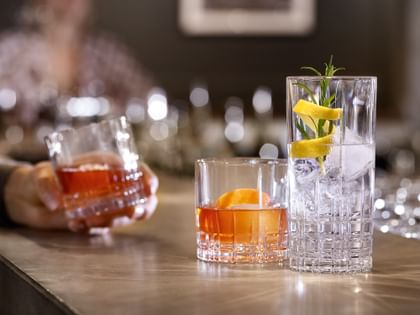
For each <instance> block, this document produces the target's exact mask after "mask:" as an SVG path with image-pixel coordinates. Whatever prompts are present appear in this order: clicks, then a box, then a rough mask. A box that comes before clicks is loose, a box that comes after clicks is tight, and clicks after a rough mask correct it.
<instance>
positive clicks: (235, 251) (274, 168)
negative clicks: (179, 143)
mask: <svg viewBox="0 0 420 315" xmlns="http://www.w3.org/2000/svg"><path fill="white" fill-rule="evenodd" d="M286 174H287V162H286V160H276V159H253V158H226V159H201V160H198V161H197V162H196V166H195V199H196V200H195V205H196V228H197V257H198V258H199V259H201V260H204V261H212V262H225V263H267V262H282V261H283V259H284V258H285V257H286V253H287V247H286V245H287V214H286V211H287V210H286V202H287V200H286V197H287V196H286V194H287V189H286V185H287V182H286Z"/></svg>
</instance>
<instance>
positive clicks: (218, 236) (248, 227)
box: [196, 207, 287, 247]
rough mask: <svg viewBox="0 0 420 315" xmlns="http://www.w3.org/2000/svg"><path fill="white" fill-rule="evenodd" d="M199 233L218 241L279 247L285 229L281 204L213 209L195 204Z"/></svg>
mask: <svg viewBox="0 0 420 315" xmlns="http://www.w3.org/2000/svg"><path fill="white" fill-rule="evenodd" d="M196 214H197V223H198V224H197V226H198V230H199V232H200V234H201V237H208V238H210V239H214V240H219V241H220V242H221V243H229V242H238V243H241V244H259V243H260V242H264V244H265V246H279V247H281V246H282V245H281V244H282V243H283V241H284V238H285V235H286V233H287V215H286V209H285V208H268V209H217V208H211V207H209V208H207V207H202V208H197V212H196Z"/></svg>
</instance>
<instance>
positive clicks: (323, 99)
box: [296, 55, 345, 169]
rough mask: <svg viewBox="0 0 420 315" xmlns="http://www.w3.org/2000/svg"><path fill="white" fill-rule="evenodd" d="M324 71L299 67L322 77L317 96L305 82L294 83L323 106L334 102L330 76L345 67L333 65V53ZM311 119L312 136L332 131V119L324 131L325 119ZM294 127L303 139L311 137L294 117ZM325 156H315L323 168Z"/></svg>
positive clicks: (325, 64)
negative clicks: (313, 133)
mask: <svg viewBox="0 0 420 315" xmlns="http://www.w3.org/2000/svg"><path fill="white" fill-rule="evenodd" d="M324 67H325V68H324V73H323V74H322V73H321V71H319V70H317V69H316V68H314V67H309V66H304V67H301V69H302V70H309V71H312V72H313V73H315V74H316V75H317V76H320V77H322V78H321V81H320V93H319V97H316V93H315V92H314V91H312V90H311V89H310V88H309V87H308V86H307V85H306V84H304V83H301V82H298V83H296V86H298V87H300V88H301V89H303V90H304V91H305V92H306V93H307V94H308V96H309V98H310V100H311V102H313V103H315V104H317V105H319V106H324V107H331V106H333V105H334V103H335V97H336V94H335V93H331V92H330V89H329V86H330V82H331V79H332V77H333V76H334V75H335V74H336V73H337V72H338V71H342V70H345V68H342V67H338V68H337V67H335V66H334V65H333V55H331V56H330V60H329V62H328V63H324ZM310 118H311V121H312V122H313V124H314V127H315V128H314V129H315V130H316V132H315V135H314V137H313V138H320V137H324V136H326V135H329V134H331V133H332V132H333V121H332V120H330V121H329V123H328V131H327V132H326V131H325V130H324V126H325V123H326V120H324V119H319V120H318V123H316V122H315V121H314V120H313V119H312V117H310ZM296 128H297V129H298V130H299V132H300V133H301V134H302V136H303V138H304V139H311V137H310V136H309V133H308V132H307V131H306V128H305V125H304V124H303V123H302V122H301V121H300V119H299V118H297V117H296ZM325 158H326V157H325V156H323V157H319V158H317V160H318V162H319V163H320V166H321V168H322V169H323V162H324V161H325Z"/></svg>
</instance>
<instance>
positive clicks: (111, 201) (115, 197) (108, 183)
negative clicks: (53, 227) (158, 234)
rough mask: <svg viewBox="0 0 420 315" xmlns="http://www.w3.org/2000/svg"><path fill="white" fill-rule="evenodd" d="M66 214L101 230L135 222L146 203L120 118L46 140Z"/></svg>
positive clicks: (129, 136) (137, 162)
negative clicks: (94, 224) (96, 224)
mask: <svg viewBox="0 0 420 315" xmlns="http://www.w3.org/2000/svg"><path fill="white" fill-rule="evenodd" d="M45 142H46V144H47V146H48V150H49V155H50V158H51V161H52V162H53V165H54V169H55V172H56V175H57V179H58V181H59V183H60V186H61V190H62V193H63V203H64V208H65V210H66V213H67V216H68V218H70V219H73V220H86V221H91V222H92V223H94V222H96V221H98V218H99V217H100V222H101V224H100V226H97V227H95V228H93V229H91V232H102V231H103V228H107V227H111V226H116V225H124V224H127V223H130V222H132V221H133V220H135V219H138V218H141V217H142V216H143V215H144V213H145V210H144V204H145V202H146V200H147V197H146V191H145V187H144V182H143V173H142V169H141V165H140V163H141V161H140V158H139V155H138V154H137V151H136V147H135V145H134V141H133V136H132V132H131V128H130V125H129V124H128V123H127V121H126V119H125V117H120V118H117V119H113V120H108V121H103V122H101V123H98V124H90V125H88V126H85V127H82V128H79V129H67V130H63V131H60V132H54V133H52V134H51V135H49V136H48V137H46V139H45Z"/></svg>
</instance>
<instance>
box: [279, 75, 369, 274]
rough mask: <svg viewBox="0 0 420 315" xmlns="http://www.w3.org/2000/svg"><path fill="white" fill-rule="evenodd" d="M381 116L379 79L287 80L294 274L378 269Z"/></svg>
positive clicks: (292, 265)
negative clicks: (375, 222) (374, 236)
mask: <svg viewBox="0 0 420 315" xmlns="http://www.w3.org/2000/svg"><path fill="white" fill-rule="evenodd" d="M309 91H310V92H309ZM327 99H330V101H331V106H330V107H332V108H336V109H338V111H337V110H335V111H334V110H330V109H326V111H327V112H328V113H329V114H331V113H332V112H334V114H335V113H338V112H341V113H340V115H338V116H337V117H332V116H333V115H330V116H331V117H327V116H328V115H326V114H325V112H322V113H319V112H317V111H319V110H320V108H321V106H318V105H315V106H316V107H314V111H307V109H308V108H307V107H308V106H309V107H310V108H312V107H311V106H312V105H310V104H309V105H308V104H307V103H300V104H299V106H300V109H299V110H298V108H297V107H296V106H297V104H298V102H302V100H304V101H309V102H316V101H322V100H327ZM301 105H303V107H302V106H301ZM302 108H303V109H304V110H302ZM375 108H376V78H375V77H328V78H327V77H288V78H287V120H288V131H289V140H288V143H289V144H288V147H289V180H290V181H289V183H290V209H289V258H290V260H289V263H290V268H291V269H292V270H296V271H311V272H365V271H369V270H370V269H371V268H372V233H373V222H372V219H373V210H374V207H373V198H374V176H375V174H374V169H375V160H374V157H375V139H374V132H375V120H376V117H375V113H376V111H375ZM322 110H323V109H322V108H321V111H322ZM323 115H325V117H324V116H323ZM311 139H315V140H311Z"/></svg>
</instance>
